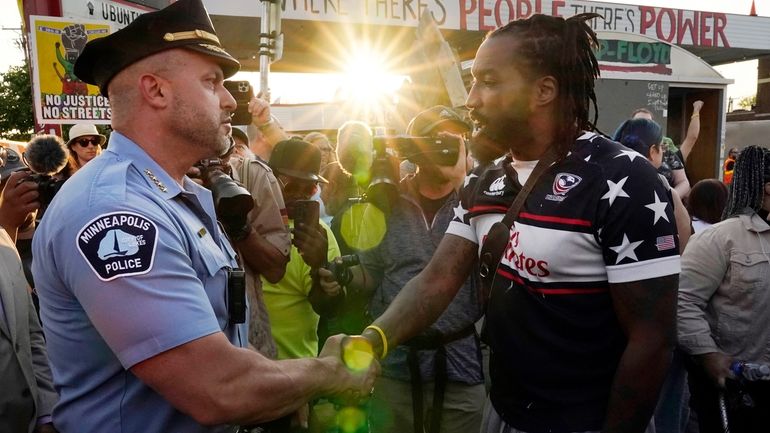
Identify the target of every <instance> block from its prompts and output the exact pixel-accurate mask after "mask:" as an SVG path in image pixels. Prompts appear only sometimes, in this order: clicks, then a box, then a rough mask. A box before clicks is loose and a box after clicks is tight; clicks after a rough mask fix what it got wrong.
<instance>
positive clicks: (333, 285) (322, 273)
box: [318, 268, 342, 296]
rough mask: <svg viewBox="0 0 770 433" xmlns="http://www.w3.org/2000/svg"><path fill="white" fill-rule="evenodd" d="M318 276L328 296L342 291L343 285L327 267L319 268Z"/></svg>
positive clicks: (322, 288)
mask: <svg viewBox="0 0 770 433" xmlns="http://www.w3.org/2000/svg"><path fill="white" fill-rule="evenodd" d="M318 277H319V282H320V284H321V290H323V291H324V293H325V294H326V295H327V296H337V295H339V294H340V293H342V286H340V283H338V282H337V280H336V279H335V278H334V274H332V272H331V271H330V270H328V269H326V268H318Z"/></svg>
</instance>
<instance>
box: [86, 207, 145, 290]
mask: <svg viewBox="0 0 770 433" xmlns="http://www.w3.org/2000/svg"><path fill="white" fill-rule="evenodd" d="M75 242H76V243H77V248H78V251H80V254H81V255H82V256H83V258H84V259H86V262H88V265H89V266H90V267H91V269H92V270H93V271H94V273H95V274H96V276H97V277H99V279H100V280H102V281H111V280H114V279H115V278H118V277H126V276H129V275H142V274H146V273H147V272H150V270H151V269H152V264H153V262H154V260H155V247H156V245H157V242H158V227H157V226H156V225H155V223H154V222H152V221H150V220H149V219H147V218H145V217H143V216H142V215H139V214H136V213H133V212H112V213H106V214H102V215H99V216H98V217H96V218H94V219H92V220H91V221H89V222H88V223H87V224H86V225H85V226H83V228H82V229H81V230H80V231H79V232H78V235H77V239H75Z"/></svg>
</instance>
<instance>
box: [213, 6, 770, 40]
mask: <svg viewBox="0 0 770 433" xmlns="http://www.w3.org/2000/svg"><path fill="white" fill-rule="evenodd" d="M204 3H205V5H206V8H207V9H208V11H209V13H211V14H213V15H231V16H259V14H260V7H259V3H258V2H255V1H254V0H228V1H226V2H225V1H220V0H204ZM671 3H672V4H673V3H674V2H671ZM281 7H282V8H283V18H284V19H288V20H311V21H328V22H339V23H343V22H347V23H357V24H373V25H390V26H411V27H416V26H417V24H418V23H419V21H420V16H422V15H423V14H425V13H430V14H432V15H433V18H434V19H435V20H436V22H437V23H438V25H439V27H441V28H443V29H451V30H468V31H488V30H492V29H494V28H496V27H500V26H502V25H504V24H506V23H508V22H509V21H512V20H516V19H520V18H527V17H529V16H531V15H533V14H546V15H552V16H558V17H564V18H568V17H571V16H573V15H577V14H580V13H585V12H593V13H597V14H599V15H601V17H600V18H598V19H595V20H592V21H591V25H592V26H593V28H594V29H595V30H603V31H619V32H625V33H635V34H640V35H644V36H649V37H653V38H657V39H661V40H663V41H665V42H668V43H671V44H676V45H694V46H701V47H736V48H752V49H766V48H767V41H768V40H770V17H751V16H745V15H736V14H726V13H720V12H704V11H693V10H687V9H676V8H664V7H653V6H640V5H628V4H619V3H604V2H597V1H581V0H281Z"/></svg>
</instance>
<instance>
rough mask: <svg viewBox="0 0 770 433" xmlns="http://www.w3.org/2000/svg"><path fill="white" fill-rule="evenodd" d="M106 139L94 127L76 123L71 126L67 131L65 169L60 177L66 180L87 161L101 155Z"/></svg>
mask: <svg viewBox="0 0 770 433" xmlns="http://www.w3.org/2000/svg"><path fill="white" fill-rule="evenodd" d="M106 140H107V137H105V136H104V135H102V134H100V133H99V131H97V129H96V125H90V124H84V123H78V124H75V125H73V126H72V128H70V131H69V141H67V150H69V157H68V158H67V167H65V169H64V170H62V175H63V176H64V178H65V179H68V178H69V177H71V176H72V175H73V174H75V172H76V171H78V170H79V169H80V168H81V167H83V166H84V165H85V164H86V163H87V162H88V161H91V160H92V159H94V158H96V157H97V156H98V155H99V154H100V153H102V145H104V142H105V141H106Z"/></svg>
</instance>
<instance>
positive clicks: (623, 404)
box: [602, 275, 679, 433]
mask: <svg viewBox="0 0 770 433" xmlns="http://www.w3.org/2000/svg"><path fill="white" fill-rule="evenodd" d="M678 282H679V277H678V275H670V276H666V277H659V278H651V279H648V280H642V281H633V282H628V283H616V284H610V293H611V295H612V303H613V307H614V309H615V313H616V315H617V317H618V322H620V326H621V327H622V328H623V331H624V333H625V335H626V338H627V339H628V343H627V345H626V349H625V351H624V352H623V356H622V357H621V359H620V363H619V364H618V369H617V371H616V372H615V379H614V381H613V383H612V389H611V391H610V400H609V404H608V406H607V418H606V421H605V425H604V428H603V429H602V432H604V433H614V432H627V433H632V432H636V433H642V432H644V431H645V429H646V428H647V425H648V424H649V422H650V418H651V417H652V413H653V411H654V409H655V405H656V403H657V401H658V394H659V393H660V388H661V386H662V384H663V379H664V378H665V376H666V373H667V371H668V367H669V364H670V363H671V356H672V352H673V350H674V343H675V336H676V325H675V320H676V291H677V285H678Z"/></svg>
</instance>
